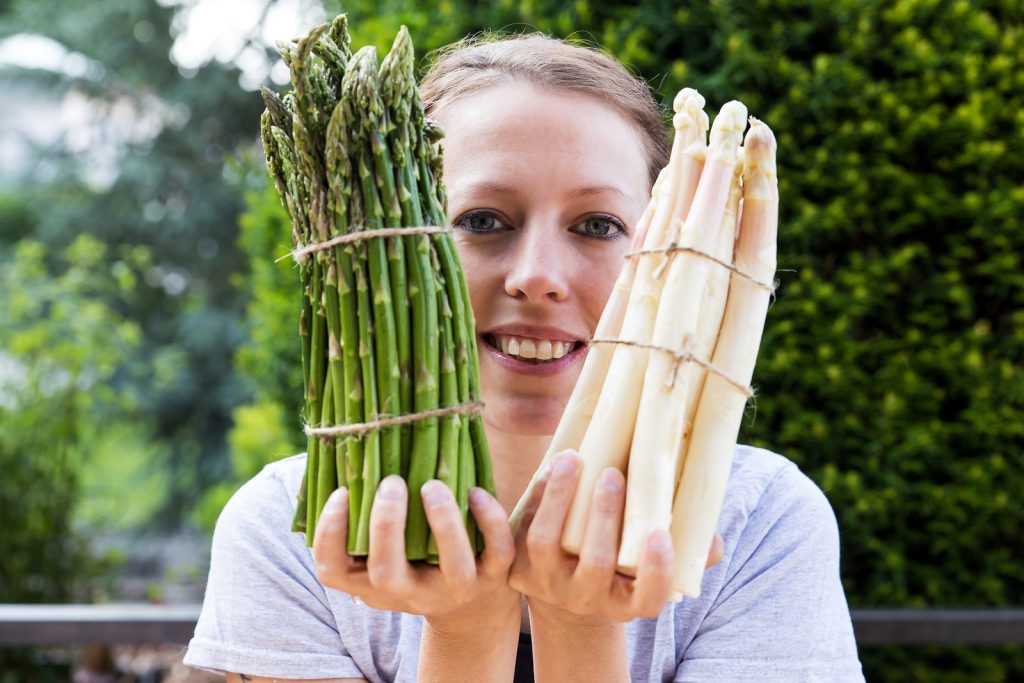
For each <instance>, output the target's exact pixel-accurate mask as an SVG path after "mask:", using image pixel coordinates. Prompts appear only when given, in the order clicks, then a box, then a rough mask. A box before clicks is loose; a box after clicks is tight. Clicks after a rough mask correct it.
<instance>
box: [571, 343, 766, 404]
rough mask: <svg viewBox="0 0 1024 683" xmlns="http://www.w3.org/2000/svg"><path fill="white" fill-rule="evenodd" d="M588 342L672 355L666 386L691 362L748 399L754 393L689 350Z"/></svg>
mask: <svg viewBox="0 0 1024 683" xmlns="http://www.w3.org/2000/svg"><path fill="white" fill-rule="evenodd" d="M590 343H591V344H618V345H619V346H632V347H635V348H638V349H648V350H650V351H661V352H662V353H667V354H668V355H670V356H672V357H673V358H675V360H676V362H675V366H674V367H673V368H672V374H671V376H670V377H669V382H668V386H669V387H672V386H673V385H675V382H676V375H677V374H678V373H679V366H681V365H682V364H683V363H687V362H692V363H696V364H697V365H699V366H701V367H702V368H704V369H705V370H707V371H708V372H710V373H712V374H714V375H718V376H719V377H721V378H722V379H724V380H725V381H726V382H727V383H729V384H730V385H732V387H733V388H735V389H736V390H737V391H739V392H740V393H741V394H743V395H744V396H745V397H746V398H748V399H749V398H751V397H753V395H754V390H753V389H751V388H750V387H748V386H747V385H746V384H743V383H742V382H739V381H737V380H735V379H733V378H732V377H730V376H729V375H727V374H726V373H724V372H722V371H721V370H719V369H718V368H716V367H715V366H714V365H712V364H711V363H708V362H707V361H705V360H702V359H700V358H698V357H697V356H695V355H693V353H691V352H690V351H677V350H675V349H670V348H668V347H667V346H658V345H656V344H642V343H640V342H635V341H627V340H625V339H591V340H590Z"/></svg>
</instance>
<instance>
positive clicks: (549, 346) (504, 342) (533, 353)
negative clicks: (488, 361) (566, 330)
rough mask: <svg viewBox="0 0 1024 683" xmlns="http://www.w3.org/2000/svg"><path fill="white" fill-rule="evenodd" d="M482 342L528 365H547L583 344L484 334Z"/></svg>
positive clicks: (579, 342)
mask: <svg viewBox="0 0 1024 683" xmlns="http://www.w3.org/2000/svg"><path fill="white" fill-rule="evenodd" d="M483 340H484V341H485V342H486V343H487V344H488V345H490V346H491V347H493V348H495V349H497V350H498V351H501V352H502V353H503V354H505V355H506V356H510V357H512V358H515V359H517V360H522V361H527V362H530V363H547V362H549V361H553V360H558V359H559V358H561V357H563V356H566V355H568V354H570V353H572V352H573V351H576V350H577V349H579V348H580V347H581V346H583V342H581V341H573V342H566V341H557V340H554V339H533V338H530V337H517V336H515V335H509V334H490V333H488V334H484V335H483Z"/></svg>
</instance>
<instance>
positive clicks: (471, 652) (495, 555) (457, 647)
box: [313, 477, 520, 683]
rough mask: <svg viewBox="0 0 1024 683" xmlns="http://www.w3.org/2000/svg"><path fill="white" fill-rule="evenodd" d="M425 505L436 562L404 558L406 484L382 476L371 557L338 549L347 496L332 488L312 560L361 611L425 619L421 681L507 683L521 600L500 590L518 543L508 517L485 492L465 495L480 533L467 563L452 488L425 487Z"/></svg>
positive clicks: (505, 587)
mask: <svg viewBox="0 0 1024 683" xmlns="http://www.w3.org/2000/svg"><path fill="white" fill-rule="evenodd" d="M422 493H423V496H422V497H423V503H424V507H425V509H426V513H427V520H428V522H429V523H430V528H431V531H432V532H433V534H434V538H435V539H436V540H437V550H438V556H439V566H438V567H436V568H435V567H429V566H423V565H412V564H410V563H409V562H408V561H407V560H406V558H405V532H404V530H405V516H406V506H407V502H406V500H407V491H406V487H405V482H404V481H402V480H401V479H400V478H398V477H388V478H387V479H385V480H384V481H383V482H382V483H381V486H380V488H379V489H378V491H377V495H376V498H375V500H374V504H373V509H372V512H371V515H370V538H371V539H372V541H371V543H370V554H369V557H368V558H367V559H366V560H365V561H362V560H359V559H355V558H352V557H350V556H349V555H348V553H347V552H345V548H346V536H347V533H348V500H347V492H346V491H345V490H344V489H341V490H339V491H337V492H335V493H334V494H333V495H332V496H331V498H330V499H329V500H328V502H327V506H326V507H325V508H324V512H323V515H322V516H321V518H320V521H319V522H318V524H317V530H316V537H315V539H314V542H313V556H314V559H315V561H316V567H317V576H318V578H319V579H320V581H321V582H322V583H323V584H324V585H325V586H329V587H332V588H337V589H339V590H343V591H345V592H346V593H348V594H349V595H353V596H358V597H359V598H360V599H361V600H362V601H363V602H365V603H366V605H367V606H369V607H373V608H375V609H382V610H396V611H401V612H407V613H410V614H421V615H423V617H424V624H423V632H422V637H421V640H420V652H419V669H418V674H417V680H418V681H445V683H449V682H450V683H457V682H458V681H472V682H474V683H475V682H479V681H510V680H512V677H513V672H514V670H515V658H516V652H517V648H518V636H519V623H520V616H519V615H520V602H519V601H520V598H519V594H518V593H517V592H515V591H514V590H512V589H511V588H509V586H508V584H507V578H508V570H509V567H510V565H511V563H512V558H513V556H514V553H515V547H514V544H513V540H512V534H511V531H510V529H509V525H508V519H507V515H506V513H505V511H504V510H503V509H502V507H501V505H500V504H499V503H498V501H497V500H495V499H494V497H493V496H491V495H490V494H488V493H487V492H486V491H483V490H482V489H473V491H472V492H471V493H470V509H471V511H472V513H473V516H474V518H475V519H476V522H477V526H478V528H479V529H480V530H481V532H482V533H483V535H484V540H485V548H486V549H485V550H484V552H483V554H482V555H481V556H480V558H479V559H477V558H474V556H473V551H472V548H471V547H470V545H469V538H468V537H467V535H466V530H465V524H464V523H463V519H462V514H461V512H460V510H459V508H458V505H457V503H456V501H455V499H454V497H453V496H452V494H451V491H449V489H448V488H447V487H446V486H445V485H444V484H442V483H441V482H438V481H431V482H428V483H427V484H425V485H424V486H423V489H422Z"/></svg>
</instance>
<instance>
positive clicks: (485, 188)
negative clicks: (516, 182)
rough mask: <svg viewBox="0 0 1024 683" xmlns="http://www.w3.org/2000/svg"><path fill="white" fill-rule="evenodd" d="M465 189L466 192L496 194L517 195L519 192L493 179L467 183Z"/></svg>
mask: <svg viewBox="0 0 1024 683" xmlns="http://www.w3.org/2000/svg"><path fill="white" fill-rule="evenodd" d="M465 189H466V192H481V193H485V192H494V193H498V194H508V195H518V194H519V192H518V191H516V189H515V188H514V187H509V186H508V185H502V184H501V183H497V182H494V181H491V180H481V181H478V182H475V183H471V184H469V185H467V186H466V188H465Z"/></svg>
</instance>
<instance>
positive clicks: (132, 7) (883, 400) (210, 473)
mask: <svg viewBox="0 0 1024 683" xmlns="http://www.w3.org/2000/svg"><path fill="white" fill-rule="evenodd" d="M215 5H216V6H217V7H219V9H217V8H215V7H214V6H215ZM338 11H347V12H348V13H349V14H350V22H351V26H352V27H353V29H352V30H353V34H354V42H355V45H356V46H359V45H363V44H368V43H372V44H376V45H377V46H378V47H379V48H380V50H381V51H384V50H386V49H387V47H388V46H389V45H390V42H391V39H392V38H393V36H394V33H395V32H396V31H397V29H398V27H399V25H401V24H406V25H407V26H408V27H409V29H410V31H411V34H412V36H413V39H414V41H415V42H416V45H417V49H418V54H419V55H420V56H421V57H422V56H423V55H426V53H427V52H428V51H429V50H431V49H434V48H437V47H439V46H441V45H444V44H446V43H449V42H452V41H454V40H456V39H458V38H460V37H462V36H464V35H467V34H469V33H473V32H476V31H479V30H481V29H483V28H492V29H505V30H509V31H524V30H532V29H538V30H542V31H546V32H550V33H553V34H555V35H559V36H563V37H569V38H571V39H573V40H579V41H584V42H596V43H598V44H600V45H602V46H604V47H605V48H607V49H608V50H610V51H611V52H612V53H613V54H615V55H616V56H617V57H618V58H619V59H620V60H622V61H623V62H625V63H626V64H627V65H629V66H630V67H631V68H632V69H634V70H635V71H636V72H637V73H638V74H640V75H642V76H643V77H644V78H645V79H646V80H647V81H648V82H649V83H650V85H651V87H652V89H653V90H654V92H655V94H656V96H657V97H658V98H659V99H660V100H661V101H662V102H663V103H665V104H666V107H667V105H669V104H670V103H671V98H672V96H673V95H674V93H675V92H676V91H677V90H678V89H679V88H681V87H683V86H691V87H696V88H698V89H699V90H700V91H701V92H702V93H703V94H704V95H705V97H706V98H707V101H708V109H709V111H710V112H712V113H713V112H714V111H717V109H718V108H719V107H720V106H721V105H722V104H723V103H724V102H725V101H727V100H729V99H734V98H735V99H741V100H743V101H744V102H745V103H746V104H747V105H748V106H749V109H750V111H751V112H752V113H753V114H755V115H757V116H758V117H759V118H761V119H763V120H764V121H766V122H767V123H768V124H769V125H771V126H772V128H773V129H774V130H775V132H776V134H777V137H778V141H779V154H780V158H779V166H780V171H779V175H780V193H781V200H782V205H781V219H780V237H779V240H780V244H779V267H780V269H783V270H782V272H781V273H780V280H781V287H780V289H779V292H778V299H777V301H776V303H775V304H774V306H773V308H772V309H771V311H770V313H769V318H768V324H767V329H766V333H765V337H764V341H763V344H762V351H761V357H760V360H759V364H758V369H757V372H756V374H755V384H756V387H757V389H758V397H757V400H756V408H754V407H752V408H751V410H750V411H749V413H748V418H747V419H746V420H745V421H744V426H743V432H742V434H741V440H743V441H746V442H750V443H755V444H758V445H764V446H767V447H769V448H771V449H773V450H776V451H778V452H781V453H783V454H785V455H787V456H788V457H790V458H791V459H793V460H794V461H796V462H797V463H798V464H799V465H800V467H801V468H802V469H803V470H804V471H805V472H806V473H807V474H809V475H810V476H811V477H812V478H813V479H814V480H815V481H816V482H817V483H818V484H819V485H820V486H821V487H822V489H823V490H824V491H825V493H826V495H827V496H828V498H829V500H830V501H831V503H832V506H833V508H834V509H835V512H836V515H837V518H838V520H839V525H840V530H841V542H842V576H843V582H844V585H845V588H846V593H847V597H848V599H849V602H850V605H851V606H852V607H881V606H885V607H994V606H1021V605H1024V505H1022V503H1021V499H1022V498H1024V367H1022V361H1024V267H1022V263H1021V254H1022V253H1024V2H1021V1H1020V0H1002V1H994V0H989V1H979V2H969V1H967V0H895V1H876V0H862V1H853V0H751V1H742V2H741V1H739V0H718V1H716V2H692V1H682V2H680V1H673V2H666V1H660V0H658V1H653V2H644V3H638V4H637V5H635V6H634V5H629V4H626V3H605V2H596V1H593V0H575V1H574V2H566V1H555V0H525V1H523V2H512V1H511V0H500V1H499V2H492V3H484V2H456V1H455V0H444V1H442V2H440V3H434V2H396V1H391V0H382V1H376V2H369V1H364V0H354V1H351V2H345V3H338V2H333V1H328V2H325V3H324V4H322V5H321V4H320V3H318V2H316V1H315V0H230V1H229V0H220V1H218V0H160V2H153V1H147V0H95V1H94V2H90V3H59V2H56V1H54V0H0V93H2V95H3V97H2V102H3V106H2V107H0V602H23V603H24V602H67V601H82V602H90V601H104V600H113V599H118V598H120V597H123V595H124V586H123V585H122V584H121V583H119V581H120V577H122V576H123V575H124V572H123V568H124V567H125V566H127V565H130V564H131V562H132V558H131V551H130V549H131V548H132V547H133V545H134V544H137V543H138V542H140V541H141V539H152V538H158V539H159V538H163V537H169V536H176V535H179V534H181V533H187V534H192V535H193V536H198V537H199V538H200V539H201V542H200V547H201V546H202V539H205V538H206V537H207V536H206V534H208V533H209V530H210V529H211V527H212V524H213V522H214V520H215V519H216V516H217V513H218V511H219V509H220V507H221V506H222V505H223V503H224V501H225V500H226V499H227V497H228V496H229V495H230V494H231V492H232V491H234V490H235V489H236V488H237V487H238V485H239V484H240V483H241V482H242V481H244V480H245V479H246V478H248V477H250V476H252V475H253V474H254V473H255V472H257V471H258V470H259V468H260V467H261V466H262V465H263V464H265V463H266V462H268V461H269V460H271V459H273V458H277V457H281V456H285V455H289V454H291V453H294V452H298V451H300V450H301V448H302V440H301V439H300V438H299V437H300V436H301V432H300V421H299V417H298V415H299V405H300V403H301V400H300V399H301V388H300V387H301V379H300V375H299V373H298V370H299V364H298V348H299V347H298V338H297V334H296V327H297V322H296V319H295V318H296V311H297V306H296V305H295V303H296V300H297V287H296V283H297V279H296V274H295V273H294V272H293V270H292V269H291V267H290V265H289V264H288V263H287V262H276V261H275V259H278V257H280V256H281V255H282V254H284V253H286V252H287V251H288V248H289V245H288V240H289V229H288V226H287V224H286V218H285V214H284V212H283V210H282V209H281V207H280V205H279V203H278V200H277V197H276V194H275V193H274V191H273V190H272V188H271V187H270V186H269V183H268V182H267V178H266V175H265V171H264V169H263V165H262V156H261V149H260V147H259V144H258V118H259V115H260V113H261V111H262V104H261V102H260V98H259V96H258V94H257V93H256V92H255V88H256V87H257V86H258V85H259V84H261V83H268V84H272V85H273V87H276V88H277V89H279V90H280V89H282V88H283V86H282V84H281V82H280V79H281V76H282V73H283V74H284V75H285V76H286V71H283V67H282V65H280V64H278V60H277V57H276V54H275V53H274V52H273V40H277V39H288V38H292V37H295V36H296V35H298V34H299V33H300V32H302V31H304V30H305V29H306V28H308V27H309V26H311V25H312V24H313V23H316V22H318V21H320V20H322V19H324V18H325V17H328V16H333V15H334V14H335V13H337V12H338ZM225 17H227V20H226V21H225ZM426 63H427V62H426V61H425V60H424V61H423V62H422V64H426ZM275 79H277V82H275ZM204 562H205V558H203V557H196V558H194V566H193V567H192V568H191V569H186V570H185V571H193V572H195V573H196V574H198V575H201V573H202V571H203V567H204ZM175 578H176V577H172V576H165V577H162V579H161V580H158V581H155V582H154V583H153V584H152V585H150V586H148V587H147V597H149V598H151V599H157V600H159V599H167V595H166V589H165V588H164V587H163V585H162V581H166V582H167V583H173V582H174V580H175ZM177 578H180V577H177ZM200 579H201V576H200ZM765 636H766V637H770V634H765ZM861 658H862V660H863V662H864V666H865V672H866V675H867V677H868V680H869V681H936V682H940V681H941V682H949V683H952V682H954V681H964V682H966V681H970V682H972V683H973V682H983V681H993V682H995V681H1009V680H1024V648H1022V647H1020V646H1013V647H1011V646H1000V647H995V646H972V647H870V648H863V649H862V650H861ZM39 661H40V656H39V654H38V653H33V652H29V651H21V650H18V651H15V650H10V649H8V650H0V681H8V680H10V681H16V680H41V679H40V678H20V676H22V675H25V676H29V675H30V674H28V673H26V672H28V671H29V670H30V668H31V667H35V666H37V665H38V662H39ZM43 671H44V670H43V669H38V668H37V669H35V673H33V674H31V676H43V675H44V674H43V673H41V672H43ZM5 672H6V674H7V675H8V677H7V678H5ZM12 672H15V673H13V674H12ZM16 672H22V673H16ZM11 675H13V676H15V677H13V678H11V677H9V676H11Z"/></svg>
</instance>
